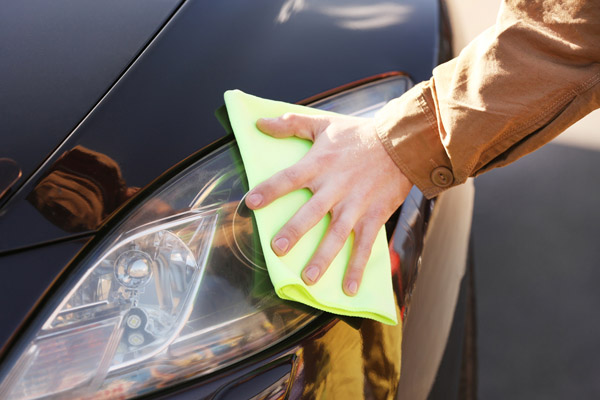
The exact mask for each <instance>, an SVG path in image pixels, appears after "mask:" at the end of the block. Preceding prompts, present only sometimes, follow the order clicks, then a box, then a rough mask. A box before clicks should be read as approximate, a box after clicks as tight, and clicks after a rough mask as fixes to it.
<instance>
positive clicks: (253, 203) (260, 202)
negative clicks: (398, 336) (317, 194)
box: [246, 157, 316, 210]
mask: <svg viewBox="0 0 600 400" xmlns="http://www.w3.org/2000/svg"><path fill="white" fill-rule="evenodd" d="M305 159H306V157H304V158H303V159H302V160H300V161H298V162H297V163H296V164H294V165H292V166H291V167H288V168H286V169H283V170H281V171H279V172H277V173H276V174H275V175H273V176H272V177H270V178H269V179H267V180H266V181H264V182H262V183H259V184H258V185H256V187H255V188H254V189H252V190H251V191H250V192H248V196H246V205H247V206H248V207H249V208H251V209H253V210H255V209H257V208H262V207H265V206H267V205H269V204H270V203H272V202H273V201H275V200H277V199H278V198H280V197H282V196H285V195H286V194H288V193H290V192H293V191H294V190H298V189H302V188H305V187H307V184H308V182H309V181H310V180H311V179H312V178H313V177H314V176H315V173H316V170H315V168H314V163H310V162H306V161H305Z"/></svg>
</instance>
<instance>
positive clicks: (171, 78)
mask: <svg viewBox="0 0 600 400" xmlns="http://www.w3.org/2000/svg"><path fill="white" fill-rule="evenodd" d="M361 3H362V2H359V1H351V2H349V1H339V0H330V1H327V2H317V1H307V2H305V4H307V5H306V7H305V9H303V10H300V11H294V12H292V11H290V10H288V11H290V12H289V14H286V13H285V11H286V8H285V6H286V5H288V6H289V4H290V2H289V1H288V2H281V3H278V4H279V7H274V6H273V2H272V1H271V0H261V1H254V2H251V3H250V2H246V1H242V0H230V1H221V2H213V3H206V2H202V1H196V0H190V1H187V2H186V3H185V4H184V5H183V6H182V7H181V8H180V9H179V11H178V12H177V13H176V15H175V16H174V17H173V19H172V20H171V21H170V22H169V23H168V24H167V26H166V27H165V29H164V30H163V31H162V32H161V33H160V34H159V35H158V36H157V37H156V39H155V40H154V41H153V42H152V43H151V45H150V46H149V47H148V48H147V49H146V50H145V51H144V52H143V54H142V56H141V57H140V58H139V59H138V60H137V61H136V62H135V63H134V64H133V65H132V66H131V68H130V69H129V70H128V71H127V73H126V74H125V75H124V76H123V77H122V78H121V79H120V80H119V81H118V83H117V84H116V85H115V86H114V87H113V88H112V89H111V90H110V92H109V93H108V94H107V96H106V97H105V98H103V100H102V101H101V102H100V103H99V104H98V105H97V106H96V107H95V108H94V109H93V111H92V112H91V113H90V114H89V115H88V116H87V117H86V118H85V120H84V121H83V122H82V123H81V125H80V126H78V128H77V129H76V130H75V131H74V132H73V133H72V134H71V135H70V137H69V138H68V139H67V140H66V141H65V142H64V143H63V144H62V145H61V146H60V147H59V148H58V150H57V151H56V152H55V153H54V154H53V155H52V156H51V157H50V159H49V160H48V162H47V164H45V165H44V166H43V167H42V168H41V169H40V170H38V171H37V172H36V173H35V174H34V175H33V176H32V178H31V179H30V180H29V181H28V182H27V183H26V184H25V185H24V186H23V187H22V188H21V190H20V191H19V192H18V193H16V194H15V195H14V196H13V197H12V199H10V201H9V202H8V203H7V204H5V205H4V207H3V209H2V210H1V213H2V214H3V215H2V217H1V218H0V235H2V236H1V237H0V252H2V251H6V250H9V249H15V248H24V247H28V246H32V245H36V244H40V243H45V242H48V241H51V240H56V239H58V238H64V237H68V236H69V235H70V234H72V233H73V232H70V233H69V232H66V231H65V230H64V229H62V228H60V227H58V226H56V225H55V224H53V223H52V222H50V221H48V220H47V219H46V218H45V217H44V216H43V214H41V213H40V212H39V211H38V210H37V209H36V208H35V207H34V206H32V204H31V203H30V202H29V201H27V198H28V197H29V196H30V194H31V192H32V191H33V190H34V188H35V187H36V185H37V184H38V183H39V182H40V181H41V180H43V179H44V177H45V176H47V175H48V174H49V173H51V170H52V165H53V164H54V163H55V162H56V161H57V159H58V158H60V157H61V156H62V155H63V154H65V152H68V151H70V150H71V149H73V148H75V147H76V146H83V147H85V148H87V149H89V150H91V151H94V152H98V153H102V154H104V155H106V156H107V157H110V158H111V159H112V160H114V161H115V163H117V164H118V165H119V167H120V169H121V172H122V177H123V179H124V181H125V182H126V183H127V185H128V186H133V187H144V186H146V185H147V184H148V183H149V182H150V181H151V180H153V179H154V178H155V177H156V176H158V175H160V174H161V173H163V172H164V171H165V170H166V169H168V168H169V167H171V166H172V165H174V164H176V163H177V162H178V161H179V160H181V159H182V158H184V157H186V156H188V155H190V154H192V153H193V152H194V151H196V150H197V149H201V148H203V147H205V146H207V145H208V144H210V143H212V142H214V141H215V140H217V139H218V138H220V137H222V136H223V134H224V132H223V130H222V128H221V127H220V126H219V124H218V122H217V121H216V119H215V118H214V116H213V112H214V110H215V109H217V108H218V107H219V106H220V105H221V104H222V103H223V99H222V95H223V92H224V91H225V90H227V89H231V88H240V89H242V90H244V91H247V92H249V93H253V94H256V95H260V96H263V97H268V98H274V99H280V100H284V101H290V102H296V101H299V100H301V99H303V98H306V97H309V96H312V95H315V94H317V93H320V92H322V91H324V90H327V89H330V88H333V87H336V86H339V85H342V84H344V83H347V82H349V81H353V80H356V79H360V78H364V77H366V76H371V75H376V74H379V73H382V72H386V71H390V70H402V71H405V72H407V73H409V74H410V75H411V76H412V77H413V79H414V80H415V81H418V80H422V79H425V78H427V77H428V76H429V74H430V72H431V69H432V67H433V66H434V65H435V64H436V62H437V59H436V58H437V57H436V54H437V52H436V51H435V49H436V47H435V46H436V37H437V34H438V31H437V28H436V22H437V14H436V13H437V10H438V5H437V2H436V1H433V0H429V1H417V0H407V1H402V2H400V1H399V2H382V3H375V4H374V5H372V6H369V5H361ZM280 7H281V8H280ZM353 7H362V8H358V10H359V11H360V12H362V13H366V15H367V17H368V18H362V19H361V18H357V17H355V16H353V12H355V11H356V8H353ZM282 15H284V17H282ZM390 18H391V19H390ZM357 21H358V22H360V23H362V25H360V24H359V25H358V28H357V27H356V23H357ZM352 23H354V24H355V25H352ZM348 24H350V25H348ZM369 24H371V25H373V26H369ZM377 24H380V25H382V26H377ZM386 24H389V25H386ZM359 28H360V29H359ZM32 118H33V119H35V118H36V116H35V115H33V116H32ZM27 140H28V141H35V140H36V138H34V137H32V136H28V137H27ZM56 144H58V141H57V142H56ZM40 161H41V160H39V161H38V162H40ZM30 226H35V227H37V229H35V230H33V231H32V230H31V229H29V228H28V227H30ZM83 231H84V230H81V231H79V232H83ZM6 232H11V234H10V235H8V234H7V233H6Z"/></svg>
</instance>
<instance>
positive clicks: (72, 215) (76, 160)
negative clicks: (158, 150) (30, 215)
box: [27, 146, 139, 232]
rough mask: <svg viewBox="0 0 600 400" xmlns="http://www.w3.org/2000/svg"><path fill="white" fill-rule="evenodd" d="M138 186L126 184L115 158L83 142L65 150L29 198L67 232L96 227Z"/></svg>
mask: <svg viewBox="0 0 600 400" xmlns="http://www.w3.org/2000/svg"><path fill="white" fill-rule="evenodd" d="M138 190H139V188H136V187H127V185H126V183H125V180H124V179H123V176H122V174H121V168H119V165H118V164H117V163H116V161H114V160H113V159H112V158H110V157H108V156H107V155H105V154H102V153H99V152H97V151H93V150H90V149H88V148H86V147H83V146H75V147H74V148H73V149H71V150H68V151H66V152H64V154H63V155H62V156H61V157H60V158H59V159H58V160H56V162H55V163H54V164H53V165H52V167H51V168H50V171H49V172H48V173H47V174H46V176H44V177H43V178H42V179H41V180H40V181H39V182H38V184H37V185H36V186H35V188H34V189H33V191H32V192H31V193H30V194H29V196H28V197H27V200H29V202H30V203H31V204H32V205H33V206H34V207H35V208H37V209H38V211H40V213H42V215H44V216H45V217H46V218H47V219H48V220H49V221H50V222H52V223H53V224H54V225H56V226H58V227H59V228H61V229H64V230H65V231H67V232H84V231H89V230H94V229H96V228H98V227H99V226H100V224H101V223H102V222H104V220H105V219H106V218H107V217H108V216H109V215H110V214H111V213H112V212H113V211H115V210H116V209H117V207H119V206H120V205H121V204H123V203H124V202H125V201H126V200H127V199H129V198H130V197H132V196H133V195H134V194H135V193H136V192H137V191H138Z"/></svg>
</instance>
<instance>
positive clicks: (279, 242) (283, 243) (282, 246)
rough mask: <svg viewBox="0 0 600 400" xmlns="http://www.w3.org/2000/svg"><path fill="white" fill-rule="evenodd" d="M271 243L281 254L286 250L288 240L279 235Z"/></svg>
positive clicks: (288, 243)
mask: <svg viewBox="0 0 600 400" xmlns="http://www.w3.org/2000/svg"><path fill="white" fill-rule="evenodd" d="M273 244H274V245H275V247H277V250H279V252H280V253H282V254H283V253H285V252H286V251H287V249H288V246H289V245H290V242H289V241H288V240H287V239H286V238H283V237H280V238H278V239H276V240H275V242H274V243H273Z"/></svg>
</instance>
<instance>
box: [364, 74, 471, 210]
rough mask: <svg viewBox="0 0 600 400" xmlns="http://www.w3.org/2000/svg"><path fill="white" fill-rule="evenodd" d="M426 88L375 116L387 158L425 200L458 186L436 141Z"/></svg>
mask: <svg viewBox="0 0 600 400" xmlns="http://www.w3.org/2000/svg"><path fill="white" fill-rule="evenodd" d="M430 85H431V84H430V82H429V81H426V82H422V83H420V84H418V85H416V86H415V87H413V88H412V89H410V90H409V91H408V92H406V93H404V94H403V95H402V96H401V97H398V98H397V99H394V100H392V101H390V102H389V103H387V104H386V105H385V106H384V107H383V108H382V109H381V110H379V111H378V112H377V114H376V115H375V126H376V129H377V135H378V136H379V139H380V140H381V142H382V143H383V146H384V147H385V149H386V150H387V152H388V153H389V155H390V157H391V158H392V160H394V162H395V163H396V165H397V166H398V168H400V170H401V171H402V173H403V174H404V175H405V176H406V177H407V178H408V179H409V180H410V181H411V182H412V183H413V184H414V185H416V186H417V187H418V188H419V189H420V190H421V192H423V194H424V195H425V197H427V198H429V199H430V198H432V197H435V196H436V195H438V194H439V193H441V192H442V191H444V190H446V189H448V188H450V187H451V186H454V185H456V184H458V183H459V182H457V181H456V179H455V178H454V174H453V171H452V164H451V163H450V159H449V158H448V154H447V153H446V149H445V148H444V146H443V144H442V142H441V139H440V133H439V129H438V123H437V120H436V116H435V113H434V112H433V111H432V110H433V104H434V103H433V96H432V95H431V87H430Z"/></svg>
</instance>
